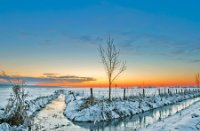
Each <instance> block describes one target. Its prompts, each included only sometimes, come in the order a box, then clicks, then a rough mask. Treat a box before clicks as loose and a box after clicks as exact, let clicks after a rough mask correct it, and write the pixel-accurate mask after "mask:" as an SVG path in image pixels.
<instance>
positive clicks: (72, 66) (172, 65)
mask: <svg viewBox="0 0 200 131" xmlns="http://www.w3.org/2000/svg"><path fill="white" fill-rule="evenodd" d="M199 6H200V1H198V0H190V1H183V0H162V1H160V0H151V1H150V0H134V1H133V0H126V1H124V0H59V1H57V0H42V1H41V0H28V1H27V0H18V1H16V0H0V70H1V71H5V72H6V74H7V75H9V76H10V77H11V79H13V80H14V79H15V78H16V77H18V78H20V79H22V80H25V81H26V83H27V84H33V85H42V86H84V87H96V86H97V87H99V86H106V84H107V76H106V72H105V70H104V67H103V65H102V63H101V58H100V56H99V52H98V47H99V45H102V46H105V44H106V42H107V39H108V37H109V36H111V37H112V38H113V39H114V44H115V45H116V46H117V48H119V49H120V59H121V60H123V61H126V65H127V70H126V71H124V72H123V73H122V74H121V75H120V76H119V78H118V79H117V80H116V81H115V82H114V85H115V86H127V87H128V86H135V85H149V86H166V85H193V84H195V74H197V73H198V72H200V37H199V36H200V8H199ZM0 82H1V83H5V82H6V78H5V77H4V76H2V75H0Z"/></svg>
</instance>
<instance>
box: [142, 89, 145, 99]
mask: <svg viewBox="0 0 200 131" xmlns="http://www.w3.org/2000/svg"><path fill="white" fill-rule="evenodd" d="M142 93H143V97H145V90H144V88H143V91H142Z"/></svg>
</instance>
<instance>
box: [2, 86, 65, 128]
mask: <svg viewBox="0 0 200 131" xmlns="http://www.w3.org/2000/svg"><path fill="white" fill-rule="evenodd" d="M61 93H63V90H57V91H55V92H54V94H51V95H48V96H41V97H38V98H36V99H34V100H28V101H25V104H26V112H27V116H28V117H30V118H32V117H34V116H35V115H36V113H37V112H38V111H40V110H41V109H42V108H44V107H45V106H46V105H47V104H48V103H50V102H51V101H52V100H54V99H56V98H57V97H58V96H59V95H60V94H61ZM9 115H10V114H6V113H5V111H4V109H2V110H0V122H1V121H4V120H5V119H7V118H9ZM0 130H5V131H13V130H14V131H15V130H16V131H18V130H19V131H21V130H22V131H23V130H28V129H27V127H25V126H23V125H20V126H11V125H9V124H8V123H2V124H0Z"/></svg>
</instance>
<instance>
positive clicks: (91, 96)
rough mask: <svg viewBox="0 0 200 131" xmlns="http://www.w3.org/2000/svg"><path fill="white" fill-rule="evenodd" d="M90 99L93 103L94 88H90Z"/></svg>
mask: <svg viewBox="0 0 200 131" xmlns="http://www.w3.org/2000/svg"><path fill="white" fill-rule="evenodd" d="M90 100H91V104H93V88H90Z"/></svg>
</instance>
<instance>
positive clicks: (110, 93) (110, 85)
mask: <svg viewBox="0 0 200 131" xmlns="http://www.w3.org/2000/svg"><path fill="white" fill-rule="evenodd" d="M108 99H109V101H111V81H109V97H108Z"/></svg>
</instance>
